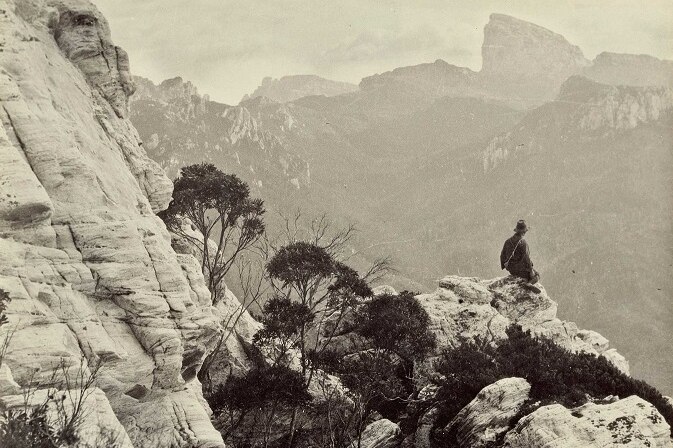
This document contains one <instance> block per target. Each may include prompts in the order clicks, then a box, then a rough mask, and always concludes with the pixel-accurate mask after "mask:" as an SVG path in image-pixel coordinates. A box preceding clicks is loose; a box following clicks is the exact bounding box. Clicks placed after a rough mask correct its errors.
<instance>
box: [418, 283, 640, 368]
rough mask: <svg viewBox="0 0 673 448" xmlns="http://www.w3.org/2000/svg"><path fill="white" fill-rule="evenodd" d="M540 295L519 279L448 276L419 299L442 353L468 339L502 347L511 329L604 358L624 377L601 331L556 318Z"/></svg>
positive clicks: (554, 307) (619, 361)
mask: <svg viewBox="0 0 673 448" xmlns="http://www.w3.org/2000/svg"><path fill="white" fill-rule="evenodd" d="M538 286H539V287H540V289H541V292H540V293H539V294H538V293H535V292H533V291H531V290H530V289H528V288H526V287H525V286H524V282H523V280H521V279H518V278H516V277H512V276H509V277H502V278H498V279H495V280H480V279H478V278H475V277H458V276H447V277H445V278H443V279H442V280H440V282H439V288H438V289H437V290H436V291H435V292H434V293H430V294H421V295H419V296H416V298H417V299H418V301H419V302H420V304H421V305H422V306H423V308H424V309H425V310H426V311H427V313H428V315H429V316H430V330H431V331H432V332H433V333H434V334H435V336H436V338H437V351H438V353H439V352H440V351H441V350H442V349H444V348H446V347H456V346H458V345H459V344H460V343H461V342H462V341H464V340H472V341H477V340H478V341H481V342H497V341H498V340H503V339H505V338H506V337H507V334H506V330H507V328H508V327H509V326H510V325H512V324H517V325H520V326H521V327H522V328H523V329H524V330H530V331H531V332H532V333H533V334H535V335H539V336H544V337H546V338H549V339H551V340H553V341H554V342H555V343H556V344H558V345H560V346H562V347H564V348H566V349H568V350H570V351H573V352H585V353H592V354H594V355H602V356H605V357H606V358H607V359H608V360H610V361H611V362H613V364H614V365H615V366H617V367H618V368H619V369H620V370H622V371H623V372H624V373H628V362H626V360H625V359H624V358H623V357H622V356H621V355H619V354H618V353H616V351H611V350H610V349H609V348H608V347H609V344H608V341H607V339H605V338H603V337H602V336H600V335H599V334H598V333H596V332H593V331H591V332H589V331H586V330H580V329H579V328H578V327H577V325H576V324H575V323H573V322H566V321H562V320H560V319H558V318H557V317H556V312H557V305H556V302H554V301H553V300H551V299H550V298H549V296H548V295H547V293H546V291H545V290H544V288H543V287H542V286H541V285H538Z"/></svg>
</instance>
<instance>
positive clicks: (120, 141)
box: [0, 0, 222, 447]
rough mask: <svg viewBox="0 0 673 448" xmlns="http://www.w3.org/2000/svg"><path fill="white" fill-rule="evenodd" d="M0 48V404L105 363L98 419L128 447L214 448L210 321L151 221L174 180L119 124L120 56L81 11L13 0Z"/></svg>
mask: <svg viewBox="0 0 673 448" xmlns="http://www.w3.org/2000/svg"><path fill="white" fill-rule="evenodd" d="M0 42H2V44H0V45H2V47H3V48H2V50H3V51H2V52H0V66H1V67H2V70H1V71H0V101H2V107H1V108H0V118H1V120H2V127H0V196H1V197H2V199H0V288H1V289H3V290H5V291H7V292H8V293H9V295H10V297H11V302H10V304H9V308H8V311H7V315H8V317H9V324H8V325H4V326H3V327H2V329H1V330H0V332H2V333H3V334H2V335H0V337H2V336H5V335H7V334H8V333H10V332H14V333H13V337H12V339H11V342H10V344H9V350H8V352H7V354H6V355H5V358H4V362H3V372H4V373H3V377H4V378H9V377H10V373H11V376H13V379H14V381H16V384H14V385H13V387H14V390H12V387H10V388H5V390H4V393H5V394H7V393H12V392H13V393H16V392H18V391H17V390H16V386H21V387H26V386H31V387H34V388H35V387H36V388H40V387H43V386H44V385H45V384H46V383H47V382H48V381H49V379H50V378H52V377H53V376H54V375H55V376H56V377H58V375H60V373H59V372H61V371H62V368H63V367H65V368H66V370H68V371H70V372H73V371H75V370H77V369H79V368H80V366H83V367H82V368H83V369H84V370H85V371H86V370H87V365H92V364H96V363H99V362H103V364H104V367H103V369H102V370H101V372H100V374H99V381H98V385H99V387H100V389H102V391H99V392H97V393H96V395H95V400H94V402H95V403H96V405H95V407H96V408H97V409H100V410H101V411H100V412H103V413H104V409H106V408H107V409H110V408H111V409H112V411H113V412H114V413H113V414H111V413H108V414H106V417H105V418H106V419H107V420H106V423H105V425H107V426H108V427H111V428H117V429H119V430H120V431H121V432H122V433H124V436H123V439H124V440H125V441H126V442H125V443H126V445H125V446H129V444H130V443H133V446H138V447H140V446H142V447H154V446H157V447H158V446H161V447H178V446H197V445H198V446H204V447H205V446H213V447H214V446H222V440H221V437H220V435H219V434H218V433H217V431H215V430H214V429H213V427H212V426H211V424H210V421H209V416H208V413H207V411H206V409H205V408H204V406H203V405H202V404H201V403H202V400H201V397H200V387H198V384H197V383H196V382H195V375H196V372H197V370H198V368H199V366H200V364H201V362H202V360H203V357H204V355H205V353H206V351H207V349H208V347H209V346H210V345H211V344H212V343H213V341H214V339H215V338H216V337H217V335H218V332H219V325H218V323H217V320H216V318H215V317H214V315H213V313H212V312H211V306H210V302H209V295H208V294H207V291H204V289H205V288H204V286H203V278H202V276H201V274H200V273H199V269H198V267H197V266H195V265H194V263H193V262H194V260H193V258H192V257H191V256H187V255H180V256H178V255H176V253H175V252H174V251H173V249H172V248H171V246H170V237H169V235H168V233H167V232H166V230H165V227H164V225H163V223H162V222H161V221H160V220H159V219H158V218H157V217H156V216H155V212H157V211H159V210H162V209H163V208H165V207H166V205H167V203H168V201H169V200H170V197H171V192H172V184H171V182H170V181H169V180H168V178H167V177H166V176H165V175H164V173H163V171H162V169H161V168H160V167H159V165H157V164H156V163H155V162H153V161H152V160H150V159H149V158H148V157H147V156H146V154H145V151H144V150H143V149H142V147H141V142H140V139H139V137H138V134H137V132H136V131H135V129H134V127H133V126H132V125H131V123H130V122H129V121H128V120H127V115H128V95H129V94H130V93H132V92H133V85H132V82H131V81H130V78H129V75H128V59H127V58H126V55H125V53H124V52H123V50H121V49H120V48H118V47H115V46H114V45H113V44H112V42H111V41H110V33H109V30H108V26H107V23H106V21H105V19H104V18H103V17H102V16H101V15H100V13H99V12H98V11H97V10H96V9H95V7H94V6H93V5H92V4H91V3H90V2H88V1H85V0H48V1H44V0H31V1H28V0H26V1H24V0H22V1H19V2H14V1H12V0H9V1H8V2H5V3H4V6H3V8H2V11H1V12H0ZM7 368H8V369H7ZM8 381H9V380H8ZM8 384H10V385H11V384H12V383H11V382H9V383H8ZM41 385H42V386H41ZM0 389H3V388H0ZM1 400H2V403H3V406H11V403H15V402H16V399H15V398H14V399H13V398H12V397H11V396H9V395H6V396H3V397H2V399H1ZM97 412H98V411H97ZM101 415H102V414H101ZM117 421H118V422H119V423H121V425H122V426H123V429H120V427H119V423H118V422H117ZM105 425H103V426H105ZM99 426H100V425H99ZM126 435H128V436H129V437H130V439H129V438H127V437H126ZM129 440H130V441H129Z"/></svg>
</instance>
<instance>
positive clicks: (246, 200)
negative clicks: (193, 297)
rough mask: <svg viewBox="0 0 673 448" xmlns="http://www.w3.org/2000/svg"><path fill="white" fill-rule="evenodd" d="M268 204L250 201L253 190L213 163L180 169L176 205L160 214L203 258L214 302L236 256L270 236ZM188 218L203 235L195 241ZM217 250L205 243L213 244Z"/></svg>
mask: <svg viewBox="0 0 673 448" xmlns="http://www.w3.org/2000/svg"><path fill="white" fill-rule="evenodd" d="M264 212H265V210H264V203H263V202H262V201H261V200H260V199H252V198H250V189H249V188H248V185H247V184H246V183H245V182H243V181H242V180H241V179H239V178H238V177H236V176H235V175H233V174H225V173H223V172H222V171H220V170H219V169H217V168H216V167H215V165H213V164H210V163H201V164H196V165H190V166H186V167H184V168H182V169H181V170H180V176H179V177H178V178H177V179H176V180H175V182H174V189H173V200H172V201H171V203H170V205H169V206H168V208H167V209H166V210H164V211H162V212H160V213H159V214H158V215H159V217H160V218H161V219H162V220H163V221H164V223H165V224H166V227H168V228H169V229H170V230H171V231H173V232H175V233H176V234H177V235H180V236H181V237H182V238H184V239H185V240H186V241H188V242H189V243H190V244H192V245H193V246H194V247H196V249H197V250H198V251H199V252H200V253H201V267H202V269H203V271H204V275H206V280H207V281H208V288H209V289H210V292H211V294H212V296H213V300H214V301H217V300H218V299H219V296H218V294H219V287H220V284H221V282H222V280H223V279H224V276H225V275H226V274H227V272H228V271H229V269H230V268H231V266H232V265H233V263H234V261H235V259H236V257H237V256H238V255H239V254H240V253H241V252H243V251H245V250H247V249H249V248H250V247H251V246H252V245H253V244H254V243H255V242H257V241H258V240H259V238H260V237H261V235H262V234H263V233H264V221H263V220H262V216H263V215H264ZM185 218H186V219H188V220H189V221H190V222H191V224H192V225H193V226H194V227H195V228H196V229H197V230H198V231H199V232H200V233H201V234H202V235H203V239H200V238H195V237H194V236H193V235H191V234H189V233H188V232H184V231H183V229H182V220H183V219H185ZM211 236H212V240H213V241H214V242H215V244H216V246H217V247H216V249H215V250H211V249H210V248H209V246H208V244H204V243H203V242H204V241H208V240H209V239H211Z"/></svg>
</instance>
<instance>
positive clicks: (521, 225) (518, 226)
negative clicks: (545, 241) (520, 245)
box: [514, 219, 530, 232]
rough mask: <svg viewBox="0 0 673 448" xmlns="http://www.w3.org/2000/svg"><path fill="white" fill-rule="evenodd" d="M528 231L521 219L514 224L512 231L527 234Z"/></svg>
mask: <svg viewBox="0 0 673 448" xmlns="http://www.w3.org/2000/svg"><path fill="white" fill-rule="evenodd" d="M529 230H530V229H529V228H528V226H527V225H526V221H524V220H523V219H520V220H518V221H517V222H516V228H515V229H514V231H515V232H528V231H529Z"/></svg>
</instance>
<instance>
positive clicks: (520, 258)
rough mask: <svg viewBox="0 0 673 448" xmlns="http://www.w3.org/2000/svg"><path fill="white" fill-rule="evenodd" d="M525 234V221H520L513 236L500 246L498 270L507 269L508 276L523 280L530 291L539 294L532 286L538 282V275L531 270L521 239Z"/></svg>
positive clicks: (537, 289) (526, 247)
mask: <svg viewBox="0 0 673 448" xmlns="http://www.w3.org/2000/svg"><path fill="white" fill-rule="evenodd" d="M526 232H528V226H527V225H526V221H524V220H523V219H521V220H519V221H518V222H517V223H516V228H515V229H514V235H513V236H512V237H511V238H509V239H508V240H507V241H505V244H504V245H503V246H502V252H500V269H507V270H508V271H509V273H510V274H512V275H514V276H516V277H521V278H523V279H525V280H526V281H527V286H528V287H530V289H532V290H533V291H535V292H540V289H539V288H538V287H537V286H534V285H535V283H537V282H538V281H539V280H540V274H539V273H538V272H537V271H536V270H535V269H533V262H532V261H531V260H530V251H529V249H528V243H526V240H524V239H523V236H524V235H525V234H526Z"/></svg>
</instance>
